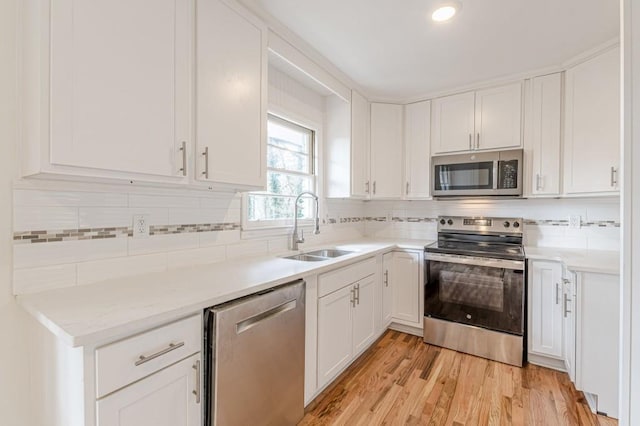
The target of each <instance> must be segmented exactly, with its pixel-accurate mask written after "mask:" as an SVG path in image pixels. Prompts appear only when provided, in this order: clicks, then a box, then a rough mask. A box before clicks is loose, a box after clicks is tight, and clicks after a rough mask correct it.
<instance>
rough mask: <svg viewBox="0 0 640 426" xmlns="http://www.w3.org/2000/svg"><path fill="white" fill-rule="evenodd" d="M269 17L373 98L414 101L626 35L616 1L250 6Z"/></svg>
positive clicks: (373, 0)
mask: <svg viewBox="0 0 640 426" xmlns="http://www.w3.org/2000/svg"><path fill="white" fill-rule="evenodd" d="M245 3H248V4H250V5H251V4H253V5H254V6H256V7H258V8H261V9H263V10H265V11H266V12H268V13H269V14H271V15H272V16H273V17H274V18H275V19H277V20H278V21H280V22H281V23H282V24H284V25H285V26H286V27H288V28H289V29H290V30H292V31H293V32H294V33H296V34H297V35H298V36H300V37H301V38H302V39H303V40H305V41H306V42H307V43H309V44H310V45H311V46H313V47H314V48H315V49H317V51H318V52H319V53H320V54H322V55H323V56H325V57H326V58H327V59H328V60H329V61H331V62H332V63H333V64H335V65H336V66H337V67H338V68H339V69H340V70H342V71H343V72H344V73H345V74H346V75H348V76H349V77H350V78H351V79H353V80H354V81H355V82H357V83H358V84H359V85H360V86H361V87H362V88H363V89H364V90H365V91H366V92H367V94H368V95H369V97H371V98H379V99H387V100H398V101H402V100H406V99H410V98H415V97H416V96H420V95H426V94H432V93H435V92H438V91H443V90H448V89H453V88H457V87H460V86H464V85H470V84H473V83H476V82H482V81H488V80H493V79H499V78H501V77H504V76H509V75H516V74H519V73H524V72H529V71H533V70H538V69H545V68H549V67H553V66H557V65H560V64H561V63H563V62H564V61H566V60H568V59H570V58H572V57H573V56H575V55H578V54H580V53H581V52H584V51H587V50H589V49H591V48H593V47H595V46H597V45H599V44H601V43H605V42H607V41H609V40H611V39H613V38H615V37H618V35H619V30H620V28H619V5H618V2H616V1H610V0H562V1H558V0H536V1H531V0H509V1H505V0H483V1H477V0H461V1H460V3H461V4H462V8H461V10H460V12H459V13H458V14H457V15H456V16H455V17H454V18H453V19H452V20H451V21H449V22H445V23H436V22H433V21H432V20H431V18H430V16H431V12H433V10H434V9H435V8H436V7H437V6H438V5H439V4H441V3H443V1H440V0H420V1H418V0H402V1H397V0H349V1H344V0H323V1H316V2H311V1H300V0H245Z"/></svg>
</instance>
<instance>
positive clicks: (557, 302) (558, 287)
mask: <svg viewBox="0 0 640 426" xmlns="http://www.w3.org/2000/svg"><path fill="white" fill-rule="evenodd" d="M559 303H560V284H558V283H556V305H557V304H559Z"/></svg>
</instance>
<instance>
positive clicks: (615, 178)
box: [611, 166, 618, 187]
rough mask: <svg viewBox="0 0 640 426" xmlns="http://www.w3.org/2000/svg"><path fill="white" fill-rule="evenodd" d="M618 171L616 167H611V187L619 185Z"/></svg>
mask: <svg viewBox="0 0 640 426" xmlns="http://www.w3.org/2000/svg"><path fill="white" fill-rule="evenodd" d="M617 174H618V170H616V168H615V167H613V166H611V186H612V187H615V186H616V185H617V184H618V176H617Z"/></svg>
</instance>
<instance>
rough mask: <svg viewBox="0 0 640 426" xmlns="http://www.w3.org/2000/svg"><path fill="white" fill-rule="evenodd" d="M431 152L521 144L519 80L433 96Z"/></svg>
mask: <svg viewBox="0 0 640 426" xmlns="http://www.w3.org/2000/svg"><path fill="white" fill-rule="evenodd" d="M432 118H433V122H432V141H431V147H432V151H433V153H434V154H442V153H450V152H460V151H475V150H491V149H504V148H517V147H519V146H522V83H520V82H518V83H514V84H509V85H505V86H499V87H493V88H490V89H485V90H479V91H476V92H467V93H461V94H458V95H453V96H446V97H444V98H439V99H435V100H434V101H433V114H432Z"/></svg>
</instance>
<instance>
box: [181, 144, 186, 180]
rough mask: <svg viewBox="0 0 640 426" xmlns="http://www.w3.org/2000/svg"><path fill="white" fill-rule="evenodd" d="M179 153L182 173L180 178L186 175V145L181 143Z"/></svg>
mask: <svg viewBox="0 0 640 426" xmlns="http://www.w3.org/2000/svg"><path fill="white" fill-rule="evenodd" d="M180 151H182V168H181V169H180V171H181V172H182V176H186V175H187V143H186V142H185V141H182V144H181V146H180Z"/></svg>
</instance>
